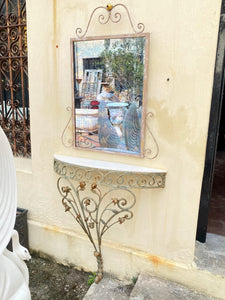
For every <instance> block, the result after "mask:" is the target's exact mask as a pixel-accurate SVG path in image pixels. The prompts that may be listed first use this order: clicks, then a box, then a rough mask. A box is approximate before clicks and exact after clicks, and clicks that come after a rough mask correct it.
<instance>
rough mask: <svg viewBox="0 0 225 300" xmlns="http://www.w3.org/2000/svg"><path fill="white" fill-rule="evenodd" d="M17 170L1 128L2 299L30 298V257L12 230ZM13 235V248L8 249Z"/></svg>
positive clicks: (18, 299)
mask: <svg viewBox="0 0 225 300" xmlns="http://www.w3.org/2000/svg"><path fill="white" fill-rule="evenodd" d="M16 207H17V187H16V171H15V167H14V161H13V155H12V151H11V148H10V145H9V142H8V140H7V138H6V136H5V134H4V132H3V130H2V128H1V127H0V299H1V300H30V299H31V295H30V290H29V287H28V283H29V275H28V269H27V266H26V264H25V262H24V260H29V259H30V254H29V252H28V250H27V249H26V248H24V247H23V246H21V245H20V243H19V236H18V232H17V231H16V230H13V228H14V224H15V219H16ZM11 237H12V246H13V251H12V252H11V251H9V250H7V249H6V246H7V245H8V243H9V241H10V238H11Z"/></svg>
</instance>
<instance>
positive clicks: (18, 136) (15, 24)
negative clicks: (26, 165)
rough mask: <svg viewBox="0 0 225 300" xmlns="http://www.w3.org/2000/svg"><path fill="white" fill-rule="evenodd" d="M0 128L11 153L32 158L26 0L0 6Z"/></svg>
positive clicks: (6, 0) (9, 2) (4, 2)
mask: <svg viewBox="0 0 225 300" xmlns="http://www.w3.org/2000/svg"><path fill="white" fill-rule="evenodd" d="M0 89H1V91H2V92H1V93H0V125H1V127H2V128H3V130H4V131H5V133H6V135H7V137H8V139H9V141H10V145H11V147H12V150H13V154H14V155H16V156H18V155H19V156H25V157H30V156H31V144H30V124H29V123H30V111H29V95H28V72H27V31H26V3H25V0H21V1H13V2H12V1H9V0H5V1H3V3H2V4H1V7H0Z"/></svg>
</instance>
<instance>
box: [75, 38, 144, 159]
mask: <svg viewBox="0 0 225 300" xmlns="http://www.w3.org/2000/svg"><path fill="white" fill-rule="evenodd" d="M147 44H148V35H147V34H143V35H139V36H138V37H137V36H136V37H131V36H126V37H123V36H120V37H108V38H91V39H89V40H82V41H77V40H76V41H75V40H72V51H73V79H74V80H73V88H74V99H73V101H74V124H75V147H80V148H91V149H96V150H105V151H113V152H120V153H130V154H136V155H141V153H142V147H143V138H142V137H143V136H144V134H143V128H144V122H143V119H144V118H143V105H144V102H145V101H144V90H145V88H146V87H145V81H146V77H147V75H146V69H147V66H146V64H147V63H146V62H147V58H146V55H147V51H146V47H147Z"/></svg>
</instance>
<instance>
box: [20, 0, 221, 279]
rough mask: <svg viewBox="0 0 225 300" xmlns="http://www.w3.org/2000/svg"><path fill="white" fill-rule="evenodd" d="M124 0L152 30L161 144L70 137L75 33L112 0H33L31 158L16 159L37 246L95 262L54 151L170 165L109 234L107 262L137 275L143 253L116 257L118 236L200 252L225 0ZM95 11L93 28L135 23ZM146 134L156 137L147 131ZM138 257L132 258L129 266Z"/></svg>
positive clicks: (178, 258)
mask: <svg viewBox="0 0 225 300" xmlns="http://www.w3.org/2000/svg"><path fill="white" fill-rule="evenodd" d="M121 2H122V3H123V4H125V5H127V7H128V8H129V10H130V13H131V17H132V19H133V20H134V23H135V24H136V23H138V22H140V21H141V22H143V23H144V24H145V28H146V29H145V31H146V32H150V34H151V36H150V59H149V79H148V95H147V102H148V104H147V109H148V111H152V112H153V113H154V115H155V117H154V118H153V119H152V120H151V129H152V131H153V132H154V134H155V136H156V138H157V140H158V143H159V146H160V154H159V156H158V157H157V158H156V159H155V160H149V159H146V158H144V159H142V158H135V157H128V156H127V157H126V156H121V155H112V154H105V153H97V152H94V153H93V152H89V151H81V150H74V149H72V148H65V147H64V146H63V145H62V143H61V134H62V131H63V129H64V127H65V125H66V122H67V120H68V118H69V112H68V111H66V107H67V106H71V102H72V95H71V59H70V38H72V37H75V29H76V28H77V27H81V28H83V30H84V29H85V28H86V24H87V22H88V19H89V16H90V14H91V13H92V11H93V9H94V8H95V7H97V6H99V5H106V4H107V2H106V1H102V0H101V1H96V0H92V1H87V0H82V1H78V0H48V1H46V0H38V1H37V0H36V1H33V0H27V23H28V24H27V28H28V55H29V57H28V62H29V94H30V109H31V143H32V159H31V160H30V161H28V160H25V159H16V165H17V170H18V171H17V176H18V189H19V206H21V207H25V208H27V209H28V210H29V220H30V232H29V234H30V246H31V248H38V250H41V251H43V252H49V254H51V255H54V256H55V257H56V258H57V259H58V260H60V261H64V262H65V261H67V262H70V263H75V264H76V265H80V266H83V267H85V268H86V269H93V270H94V269H95V267H96V266H95V261H94V258H93V260H92V258H91V262H88V261H87V258H89V257H91V256H92V254H91V253H90V251H92V249H91V246H90V247H89V246H86V244H87V242H86V238H85V237H84V236H82V231H81V229H80V228H79V227H78V225H77V224H75V222H74V221H73V220H72V218H70V216H69V215H66V214H65V213H64V209H63V206H62V205H61V200H60V196H59V194H58V191H57V188H56V180H57V175H56V174H55V173H54V171H53V155H54V154H55V153H57V154H63V155H71V156H79V157H87V158H93V159H100V160H105V161H114V162H120V163H121V162H122V163H128V164H133V165H141V166H146V167H154V168H162V169H166V170H167V172H168V174H167V178H166V187H165V189H163V190H161V189H160V190H143V191H139V192H138V193H137V196H138V199H137V204H136V206H135V208H134V218H133V219H132V220H131V221H129V222H126V223H125V224H123V225H122V226H119V225H118V226H115V227H114V228H112V230H111V232H110V231H109V232H108V233H107V234H106V235H105V239H106V240H107V241H108V242H109V243H111V244H110V245H114V246H113V247H112V250H111V252H110V247H109V249H108V248H107V251H106V254H105V261H107V263H106V264H105V269H106V271H110V270H113V271H114V273H119V272H120V269H121V268H122V269H124V270H125V271H124V275H131V274H132V273H133V272H135V264H136V262H135V259H134V260H133V261H132V262H131V261H130V258H129V259H128V256H125V259H124V260H123V262H122V265H120V266H119V264H118V268H116V267H115V263H116V262H117V261H118V259H119V258H118V257H116V256H115V255H112V254H113V253H114V252H115V249H116V248H117V246H118V249H119V245H123V246H124V247H128V249H131V250H130V253H132V251H134V250H132V249H138V251H139V250H140V251H144V252H145V253H149V254H153V255H157V256H161V257H163V258H165V259H169V260H172V261H174V262H175V263H182V264H185V265H190V264H191V263H192V261H193V253H194V245H195V235H196V224H197V216H198V206H199V198H200V191H201V183H202V175H203V168H204V158H205V148H206V139H207V128H208V119H209V112H210V102H211V94H212V84H213V72H214V63H215V55H216V45H217V34H218V25H219V15H220V5H221V0H214V1H211V0H204V1H202V0H189V1H186V0H168V1H163V0H158V1H149V0H139V1H136V0H129V1H128V0H121ZM116 3H117V2H115V1H112V4H116ZM95 20H96V19H95ZM95 20H94V21H93V23H92V25H91V28H90V30H89V34H88V35H108V34H118V33H119V34H123V33H132V29H131V27H130V25H129V23H128V20H127V18H126V16H125V14H124V19H123V20H122V21H121V23H120V24H117V25H112V24H109V25H105V26H102V25H99V24H96V21H95ZM167 79H169V80H167ZM146 141H147V145H149V146H150V145H151V141H152V140H151V137H150V136H149V135H148V134H146ZM35 224H36V225H35ZM37 224H39V225H38V226H37ZM48 226H51V230H50V229H46V228H48ZM60 230H63V232H64V234H65V235H66V232H68V236H70V238H69V237H64V239H63V243H61V242H60V240H59V239H58V237H57V232H58V231H60ZM50 231H54V232H55V243H54V242H52V239H49V241H48V239H46V238H45V239H43V238H42V235H43V236H45V237H48V235H49V236H50V235H51V234H52V232H50ZM71 232H75V233H77V234H78V237H79V236H82V238H77V240H78V241H79V242H77V243H75V244H74V243H72V242H71V239H72V238H71V234H70V233H71ZM72 236H73V235H72ZM50 241H51V242H50ZM48 243H51V245H50V244H48ZM59 249H60V251H59ZM80 249H82V254H80V257H79V253H80V252H81V251H80ZM113 249H114V250H113ZM121 251H122V250H121ZM121 251H120V252H118V253H121ZM72 252H74V253H76V256H75V255H72V254H71V253H72ZM118 253H117V254H118ZM103 255H104V249H103ZM118 255H119V254H118ZM129 255H131V254H129ZM130 263H132V264H133V266H132V268H129V267H127V266H128V265H129V264H130ZM136 271H139V270H138V264H137V270H136Z"/></svg>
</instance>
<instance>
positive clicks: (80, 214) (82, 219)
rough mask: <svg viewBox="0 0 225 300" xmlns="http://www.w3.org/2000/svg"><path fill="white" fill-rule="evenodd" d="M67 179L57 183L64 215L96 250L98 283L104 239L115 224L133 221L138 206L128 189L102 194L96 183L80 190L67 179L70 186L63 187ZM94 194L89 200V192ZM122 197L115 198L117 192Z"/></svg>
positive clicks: (61, 178) (83, 183) (114, 189)
mask: <svg viewBox="0 0 225 300" xmlns="http://www.w3.org/2000/svg"><path fill="white" fill-rule="evenodd" d="M63 178H64V177H60V178H59V179H58V182H57V187H58V191H59V193H60V194H61V196H62V204H63V206H64V209H65V212H68V213H70V214H71V215H72V216H73V218H74V219H75V221H76V222H77V223H78V224H79V225H80V226H81V228H82V229H83V231H84V232H85V233H86V235H87V236H88V239H89V240H90V242H91V244H92V245H93V247H94V256H95V257H96V260H97V265H98V271H97V274H96V278H95V282H96V283H98V282H99V281H100V280H101V279H102V277H103V258H102V249H101V246H102V237H103V235H104V234H105V233H106V232H107V231H108V230H109V229H110V228H111V227H112V226H113V225H115V224H122V223H124V222H125V221H127V220H130V219H131V218H132V217H133V212H132V211H131V209H132V207H133V206H134V205H135V203H136V197H135V194H134V193H133V192H132V191H130V190H128V189H126V188H121V187H120V188H112V189H110V190H109V191H107V192H105V193H102V192H101V190H100V189H99V187H98V185H97V184H96V183H92V184H89V185H88V184H87V183H86V182H85V181H81V182H80V183H79V184H78V186H76V187H75V186H74V185H73V183H72V182H71V181H70V180H69V179H68V178H67V179H66V181H67V183H68V185H66V186H65V185H62V181H63ZM87 191H89V192H90V193H91V195H90V196H87V194H86V192H87ZM118 191H119V193H120V194H121V191H123V196H122V197H115V196H114V194H115V193H116V192H118Z"/></svg>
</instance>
